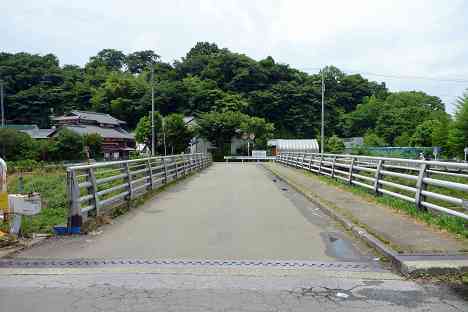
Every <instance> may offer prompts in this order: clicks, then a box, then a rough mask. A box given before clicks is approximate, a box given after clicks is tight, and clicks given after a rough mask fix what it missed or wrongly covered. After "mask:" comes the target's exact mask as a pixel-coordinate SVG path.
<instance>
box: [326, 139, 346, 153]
mask: <svg viewBox="0 0 468 312" xmlns="http://www.w3.org/2000/svg"><path fill="white" fill-rule="evenodd" d="M344 150H345V145H344V142H343V140H342V139H340V138H339V137H337V136H336V135H333V136H331V137H329V138H328V140H327V143H326V144H325V152H327V153H333V154H339V153H342V152H343V151H344Z"/></svg>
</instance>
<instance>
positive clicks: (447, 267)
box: [263, 166, 468, 276]
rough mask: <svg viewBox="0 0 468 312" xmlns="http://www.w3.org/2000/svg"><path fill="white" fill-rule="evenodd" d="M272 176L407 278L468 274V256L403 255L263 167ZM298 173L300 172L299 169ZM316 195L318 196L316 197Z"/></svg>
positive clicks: (279, 175)
mask: <svg viewBox="0 0 468 312" xmlns="http://www.w3.org/2000/svg"><path fill="white" fill-rule="evenodd" d="M263 167H264V168H265V169H266V170H267V171H268V172H270V173H272V174H273V175H275V176H276V177H277V178H278V179H279V180H281V181H283V182H285V183H287V184H288V185H290V186H291V187H292V188H293V189H294V190H296V191H297V192H299V193H300V194H302V195H303V196H305V197H306V198H307V199H308V200H310V201H311V202H313V203H314V204H316V205H317V206H318V207H320V209H322V210H323V211H324V212H325V213H326V214H327V215H329V216H330V217H332V218H333V219H335V220H337V221H338V222H339V223H340V224H341V225H342V226H343V227H344V228H345V229H347V230H349V231H351V232H352V233H353V234H354V235H355V236H356V237H357V238H359V239H361V240H362V241H364V242H365V243H366V244H368V245H369V246H371V247H372V248H374V249H375V250H377V251H378V252H379V253H381V254H382V255H384V256H385V257H387V258H389V259H390V260H391V262H392V264H393V266H394V267H395V268H396V269H397V270H398V271H399V272H401V273H402V274H404V275H411V276H418V275H427V274H431V275H440V274H460V273H465V272H468V256H467V255H447V256H440V255H439V256H430V255H418V256H414V257H413V256H411V255H401V254H399V253H398V252H397V251H395V250H394V249H393V248H391V247H390V246H388V245H387V244H385V243H384V242H382V241H381V240H379V239H378V238H377V237H375V236H374V235H372V234H370V233H369V232H368V231H366V230H365V229H363V228H362V227H359V226H357V225H356V224H354V223H353V222H352V221H351V220H349V219H348V218H346V217H344V216H343V215H341V214H340V213H338V212H337V211H335V210H334V209H333V208H329V206H330V205H329V204H327V203H326V200H324V199H321V198H320V197H319V195H317V194H313V195H312V194H311V193H309V192H307V191H305V190H304V189H303V188H302V187H300V186H299V185H297V184H296V183H294V182H293V181H291V179H288V178H287V177H285V176H284V175H281V174H280V173H278V172H276V171H275V170H273V169H271V168H268V167H267V166H263ZM295 169H296V168H295ZM314 195H315V196H314Z"/></svg>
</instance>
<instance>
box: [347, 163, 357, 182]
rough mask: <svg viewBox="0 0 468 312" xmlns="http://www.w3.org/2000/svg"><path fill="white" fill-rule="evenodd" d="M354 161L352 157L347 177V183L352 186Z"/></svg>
mask: <svg viewBox="0 0 468 312" xmlns="http://www.w3.org/2000/svg"><path fill="white" fill-rule="evenodd" d="M355 161H356V158H355V157H353V158H352V159H351V164H350V165H349V177H348V183H349V184H352V181H353V167H354V162H355Z"/></svg>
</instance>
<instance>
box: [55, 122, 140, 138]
mask: <svg viewBox="0 0 468 312" xmlns="http://www.w3.org/2000/svg"><path fill="white" fill-rule="evenodd" d="M62 128H65V129H68V130H71V131H73V132H75V133H78V134H81V135H84V134H92V133H97V134H99V135H100V136H102V137H103V138H107V139H129V140H134V139H135V136H134V135H133V134H131V133H129V132H127V131H125V130H123V129H118V130H117V129H114V128H102V127H98V126H92V125H66V126H63V127H62Z"/></svg>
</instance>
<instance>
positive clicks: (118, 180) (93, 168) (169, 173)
mask: <svg viewBox="0 0 468 312" xmlns="http://www.w3.org/2000/svg"><path fill="white" fill-rule="evenodd" d="M210 164H211V156H209V155H205V154H181V155H171V156H164V157H150V158H142V159H134V160H127V161H112V162H103V163H98V164H91V165H80V166H72V167H68V168H67V187H68V188H67V193H68V200H69V208H70V210H69V222H68V226H69V227H71V228H76V227H79V226H81V224H82V221H83V219H84V218H86V217H87V216H88V214H93V215H96V216H99V215H100V214H102V211H103V209H105V208H107V207H112V206H117V205H120V204H124V203H126V202H130V201H131V200H133V199H135V198H138V197H139V196H141V195H144V194H145V193H147V192H148V191H151V190H153V189H157V188H159V187H161V186H162V185H164V184H167V183H168V182H170V181H171V180H176V179H178V178H180V177H182V176H186V175H188V174H189V173H191V172H194V171H197V170H201V169H203V168H205V167H207V166H208V165H210Z"/></svg>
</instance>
